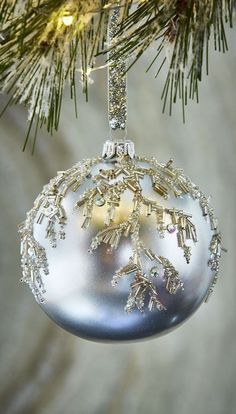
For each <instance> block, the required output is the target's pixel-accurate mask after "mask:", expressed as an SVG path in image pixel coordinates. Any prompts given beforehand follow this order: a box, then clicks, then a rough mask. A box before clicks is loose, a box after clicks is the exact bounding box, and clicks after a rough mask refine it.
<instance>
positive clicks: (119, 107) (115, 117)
mask: <svg viewBox="0 0 236 414" xmlns="http://www.w3.org/2000/svg"><path fill="white" fill-rule="evenodd" d="M119 19H120V7H119V6H117V7H116V8H115V9H114V11H113V12H112V14H111V16H110V22H109V32H108V49H109V53H108V60H109V65H108V121H109V126H110V140H108V141H106V142H105V144H104V147H103V157H104V158H113V157H114V156H116V155H118V156H120V155H122V154H124V155H129V156H130V158H134V155H135V153H134V144H133V142H132V141H129V140H126V139H125V137H126V124H127V75H126V69H127V67H126V60H125V59H124V58H117V57H116V52H117V49H115V48H114V46H115V43H116V40H117V39H116V35H117V33H118V31H119ZM113 131H124V135H123V139H122V140H115V139H114V138H113V135H112V132H113Z"/></svg>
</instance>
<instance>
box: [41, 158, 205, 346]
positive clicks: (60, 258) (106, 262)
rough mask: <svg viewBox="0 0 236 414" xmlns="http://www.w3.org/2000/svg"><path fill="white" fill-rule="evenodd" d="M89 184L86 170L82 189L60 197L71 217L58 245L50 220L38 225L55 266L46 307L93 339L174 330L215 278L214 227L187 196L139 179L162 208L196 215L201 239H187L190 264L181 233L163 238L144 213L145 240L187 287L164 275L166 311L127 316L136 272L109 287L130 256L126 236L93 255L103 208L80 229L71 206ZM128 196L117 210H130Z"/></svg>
mask: <svg viewBox="0 0 236 414" xmlns="http://www.w3.org/2000/svg"><path fill="white" fill-rule="evenodd" d="M142 165H145V164H143V163H142ZM146 166H147V165H146ZM111 167H112V162H103V163H100V164H98V165H96V166H94V167H93V168H92V171H91V175H93V174H96V173H97V172H98V171H99V169H100V168H103V169H107V168H111ZM92 185H93V184H92V181H91V177H90V176H89V177H88V178H87V179H86V180H85V181H84V183H83V184H82V185H81V187H80V189H79V191H78V192H76V193H73V192H69V193H68V194H67V195H66V197H65V199H64V201H63V207H64V208H65V211H66V214H67V217H68V221H67V225H66V239H65V240H61V241H59V242H58V246H57V248H55V249H53V248H52V247H51V246H50V244H49V242H48V241H47V239H45V226H46V224H44V223H43V224H41V225H39V224H37V223H35V224H34V236H35V238H36V240H37V241H38V242H39V243H40V244H41V245H42V246H43V247H44V248H45V249H46V253H47V258H48V264H49V270H50V274H49V275H47V276H45V275H44V276H43V282H44V286H45V290H46V293H45V294H44V298H45V302H44V303H42V304H41V307H42V309H43V310H44V311H45V312H46V313H47V315H48V316H49V317H50V318H51V319H53V320H54V321H55V322H56V323H57V324H58V325H60V326H61V327H62V328H64V329H66V330H67V331H69V332H71V333H73V334H75V335H77V336H80V337H83V338H86V339H90V340H96V341H132V340H139V339H144V338H148V337H151V336H158V335H162V334H164V333H167V332H169V331H170V330H172V329H174V328H175V327H177V326H178V325H179V324H181V323H182V322H184V321H185V320H186V319H187V318H189V317H190V316H191V315H192V314H193V312H194V311H195V310H196V309H197V308H198V307H199V306H200V304H201V303H202V302H203V301H204V299H205V297H206V294H207V291H208V290H209V286H210V284H211V281H212V272H211V269H210V267H209V266H208V260H209V256H210V252H209V245H210V241H211V237H212V231H211V230H210V225H209V223H208V222H207V220H206V218H205V217H203V215H202V210H201V208H200V206H199V203H198V201H197V200H193V199H192V198H191V197H189V196H187V195H186V196H184V197H183V198H175V197H174V196H170V198H169V199H168V200H164V199H163V198H162V197H160V196H159V195H158V194H156V193H154V191H153V189H152V186H151V181H150V179H149V178H148V177H145V178H144V179H143V180H142V183H141V185H142V190H143V194H144V195H145V196H147V197H149V198H150V199H153V200H156V201H158V203H159V204H160V205H163V206H164V207H172V208H173V207H175V208H176V209H182V210H183V211H185V212H188V213H190V214H192V219H191V220H192V222H193V223H194V225H195V226H196V229H197V235H198V242H197V243H196V244H194V243H193V242H192V241H189V245H190V246H191V247H192V256H191V260H190V264H187V263H186V260H185V258H184V257H183V252H182V250H181V249H180V248H179V247H178V245H177V242H176V234H175V233H174V232H173V233H167V234H166V235H165V238H164V239H160V238H159V236H158V232H157V230H156V222H155V220H154V218H152V217H148V218H147V217H143V221H142V223H141V224H142V229H143V230H142V234H141V235H142V239H143V240H144V241H145V244H146V245H147V246H149V247H150V248H151V249H153V250H154V251H155V252H156V253H157V254H158V255H161V256H165V257H166V258H168V259H169V260H170V261H171V263H172V264H173V265H174V266H175V268H176V269H177V271H178V272H179V275H180V278H181V280H182V281H183V282H184V290H181V289H180V290H179V291H178V292H177V293H176V294H175V295H171V294H170V293H168V292H167V291H166V290H165V289H164V285H163V280H162V278H161V276H159V277H157V278H153V282H155V284H156V286H157V287H158V292H159V297H160V300H161V302H162V303H163V304H164V305H165V307H166V308H167V310H165V311H158V310H154V311H152V312H149V311H148V310H145V312H144V313H141V312H140V311H139V310H137V309H135V310H133V312H132V313H130V314H127V313H126V312H125V311H124V306H125V304H126V301H127V297H128V294H129V291H130V281H131V279H132V278H131V277H127V278H124V280H122V281H120V282H119V284H118V286H117V287H116V288H114V287H112V285H111V280H112V276H113V275H114V273H115V271H116V270H117V269H118V268H120V267H121V266H123V265H124V264H125V263H127V261H128V259H129V257H130V255H131V245H130V243H129V240H128V239H126V238H122V240H121V242H120V244H119V247H118V249H117V250H116V251H115V252H114V253H113V254H109V253H108V252H107V246H106V245H104V244H102V245H101V246H99V247H98V248H97V250H95V251H94V252H93V253H92V254H91V253H89V252H88V249H89V247H90V243H91V239H92V237H94V235H95V234H96V233H97V231H99V230H100V229H101V228H102V227H103V226H104V224H103V219H104V214H105V207H104V206H102V207H96V209H95V211H94V216H93V220H92V223H91V225H90V227H89V228H88V229H87V230H83V229H82V228H81V224H82V221H83V217H82V212H81V211H75V210H74V205H75V202H76V201H77V200H78V198H79V196H80V195H81V194H83V192H84V191H85V189H87V188H89V187H91V186H92ZM124 196H125V199H124V200H123V203H122V206H123V207H121V213H120V214H122V215H123V214H125V209H126V208H127V209H130V208H132V207H131V204H132V198H131V196H130V194H129V192H127V193H125V195H124ZM122 208H123V210H122ZM39 213H40V211H39ZM151 267H152V266H151V265H150V261H149V260H147V261H146V262H145V263H144V268H145V271H146V273H148V272H150V271H151Z"/></svg>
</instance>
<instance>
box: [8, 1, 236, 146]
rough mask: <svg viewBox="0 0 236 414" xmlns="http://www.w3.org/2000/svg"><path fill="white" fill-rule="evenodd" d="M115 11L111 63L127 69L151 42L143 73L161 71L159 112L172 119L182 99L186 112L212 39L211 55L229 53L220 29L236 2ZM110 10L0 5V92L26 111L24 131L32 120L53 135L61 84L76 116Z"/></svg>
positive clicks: (126, 5)
mask: <svg viewBox="0 0 236 414" xmlns="http://www.w3.org/2000/svg"><path fill="white" fill-rule="evenodd" d="M119 5H120V9H121V18H120V28H119V31H118V34H117V41H116V42H115V46H113V48H114V50H113V52H114V53H112V58H113V59H116V58H124V59H130V65H129V68H130V67H132V66H133V65H134V64H135V62H136V61H137V60H138V59H139V58H140V57H141V56H142V55H143V53H144V52H145V51H146V50H147V49H148V48H149V46H150V45H153V44H155V43H157V51H156V54H155V56H154V58H153V59H152V62H151V63H150V65H149V67H148V68H147V70H149V69H150V68H151V67H152V66H153V65H154V64H156V63H157V62H159V66H158V68H157V71H156V76H158V74H159V72H160V71H161V70H162V69H163V68H164V67H166V66H167V77H166V82H165V85H164V89H163V93H162V99H163V102H164V105H163V110H165V109H166V108H169V113H170V114H171V111H172V104H173V103H175V102H176V101H177V100H178V99H181V100H182V104H183V105H182V106H183V113H184V107H185V105H186V104H187V102H188V99H196V100H197V101H198V87H199V82H200V81H201V79H202V68H203V63H204V60H205V61H206V69H207V72H208V66H209V65H208V51H209V40H210V37H211V36H212V35H213V39H214V47H215V49H216V50H218V51H221V52H223V53H224V52H225V51H227V49H228V46H227V41H226V35H225V23H226V24H228V25H229V26H230V27H232V24H233V17H232V16H233V9H234V7H235V0H120V1H119ZM132 6H133V7H132ZM114 7H117V0H112V1H108V0H81V1H77V0H48V1H46V0H2V1H1V4H0V88H1V90H2V91H5V92H7V93H8V94H9V95H10V100H9V104H11V105H12V104H18V103H23V104H25V105H26V106H27V107H28V109H29V122H30V123H29V132H30V131H31V128H32V126H33V123H34V121H35V134H34V135H35V138H36V135H37V130H38V128H39V127H42V126H44V125H45V126H46V128H47V130H48V131H49V132H50V133H53V131H54V130H57V129H58V127H59V120H60V113H61V105H62V102H63V93H64V88H65V85H66V84H69V87H70V91H71V97H72V99H74V101H75V111H76V113H77V105H76V99H77V98H76V90H77V85H78V84H79V83H80V82H81V83H82V85H83V92H84V93H85V95H86V99H88V87H89V83H90V77H89V74H90V71H91V70H94V69H96V56H97V55H99V54H104V55H106V54H107V52H108V49H107V46H106V37H107V29H108V20H109V14H110V13H111V11H112V10H113V9H114ZM68 18H69V19H70V20H69V24H68V21H66V19H68ZM28 138H29V134H28V135H27V140H26V143H27V142H28ZM34 145H35V139H34V144H33V147H34Z"/></svg>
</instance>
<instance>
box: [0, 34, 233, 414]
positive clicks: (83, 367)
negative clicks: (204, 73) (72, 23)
mask: <svg viewBox="0 0 236 414" xmlns="http://www.w3.org/2000/svg"><path fill="white" fill-rule="evenodd" d="M234 36H235V32H233V31H231V32H229V34H228V40H229V48H230V53H228V54H226V55H225V56H222V55H220V54H217V53H213V52H212V53H211V56H210V76H209V77H208V78H206V77H204V80H203V82H202V84H201V87H200V104H199V105H197V104H195V103H192V104H191V103H190V105H189V106H188V109H187V116H186V124H185V125H183V123H182V116H181V105H180V104H179V105H176V106H175V107H174V113H173V115H172V117H169V116H168V115H167V114H165V115H163V114H162V103H161V101H160V95H161V90H162V87H163V82H164V73H163V74H161V76H160V77H159V78H158V79H154V76H153V75H152V74H150V73H148V74H146V73H145V69H146V67H147V65H148V63H149V62H150V59H151V56H153V54H152V51H151V50H150V51H149V54H147V55H146V56H145V58H143V59H142V61H141V62H139V63H138V64H137V65H136V66H135V67H134V68H133V70H131V72H130V73H129V123H128V136H129V137H130V138H131V139H134V140H135V142H136V151H137V152H138V153H139V154H143V155H155V156H156V157H158V159H159V160H161V161H166V160H168V159H169V158H170V157H173V158H174V160H175V165H177V166H180V167H182V168H184V170H185V173H186V174H187V175H189V176H190V177H191V179H192V180H193V181H194V182H196V183H197V184H199V186H200V188H202V190H203V191H204V192H205V193H206V194H210V195H212V196H213V198H212V202H213V206H215V212H216V215H217V216H218V218H219V220H220V223H221V229H222V233H223V240H224V246H225V247H226V248H228V249H229V252H228V254H226V255H225V254H224V255H223V257H222V261H221V272H220V276H221V277H220V280H219V282H218V285H217V287H216V289H215V294H214V295H213V296H212V298H211V300H210V302H209V304H208V305H205V304H204V305H202V307H201V308H200V309H199V310H198V312H197V313H196V314H195V315H194V316H193V317H192V318H191V319H190V320H189V321H187V322H186V323H185V324H184V325H183V326H182V327H180V328H178V329H177V330H176V331H174V332H172V333H171V334H168V335H166V336H163V337H162V338H158V339H152V340H150V341H146V342H140V343H131V344H115V345H107V344H97V343H92V342H88V341H85V340H82V339H79V338H76V337H73V336H72V335H70V334H68V333H66V332H64V331H63V330H62V329H61V328H59V327H57V326H56V325H55V324H53V323H52V322H51V321H50V320H49V319H48V318H47V317H46V315H45V314H44V313H43V312H42V311H41V310H40V308H39V307H38V305H37V304H36V303H35V301H34V299H33V296H32V295H31V293H30V291H29V290H28V288H27V286H26V285H21V283H20V281H19V280H20V277H21V268H20V256H19V236H18V234H17V225H18V223H20V222H21V221H23V220H24V219H25V214H26V211H28V210H29V209H30V208H31V206H32V204H33V200H34V199H35V198H36V196H37V194H38V193H39V192H40V191H41V189H42V186H43V185H44V184H45V183H47V182H48V181H49V179H50V178H51V177H52V176H54V175H55V174H56V172H57V170H63V169H67V168H69V167H70V166H71V165H72V164H74V163H75V162H77V161H78V160H80V159H82V158H84V157H86V158H87V157H93V156H96V155H97V154H100V153H101V148H102V144H103V142H104V140H105V139H106V138H107V135H108V127H107V112H106V111H107V106H106V74H105V72H99V73H96V75H95V76H94V84H93V85H92V86H91V88H90V99H89V103H85V102H84V97H83V96H80V102H79V120H78V121H76V120H75V117H74V111H73V104H72V103H71V102H70V100H69V99H68V100H67V101H66V102H65V103H64V106H63V111H62V119H61V127H60V131H59V133H57V134H55V136H54V137H50V136H49V135H47V133H46V132H41V133H40V136H39V139H38V142H37V147H36V152H35V154H34V156H32V155H31V154H30V148H28V150H27V151H26V152H25V153H22V151H21V150H22V146H23V141H24V137H25V131H26V118H27V114H26V112H25V110H24V108H22V107H14V108H11V109H10V110H9V111H8V112H7V113H6V114H5V116H4V117H3V118H2V119H1V120H0V142H1V146H0V188H1V198H0V270H1V278H0V284H1V288H0V413H1V414H21V413H22V414H64V413H66V414H136V413H141V414H143V413H147V414H154V413H155V414H172V413H174V414H180V413H181V414H189V413H191V414H233V413H235V412H236V392H235V387H236V364H235V357H236V329H235V312H236V305H235V295H236V291H235V287H236V279H235V265H234V259H235V246H236V241H235V240H236V239H235V234H236V224H235V223H236V221H235V203H236V191H235V184H236V178H235V177H236V174H235V173H236V162H235V161H236V140H235V129H236V109H235V98H236V95H235V73H236V43H235V41H233V40H234ZM6 102H7V97H6V96H3V95H2V96H1V98H0V104H1V107H2V106H3V105H4V104H5V103H6Z"/></svg>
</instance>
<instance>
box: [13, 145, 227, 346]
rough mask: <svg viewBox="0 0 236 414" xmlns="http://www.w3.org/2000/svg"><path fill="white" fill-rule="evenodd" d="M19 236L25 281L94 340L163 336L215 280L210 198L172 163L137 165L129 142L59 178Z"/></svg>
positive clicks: (60, 320)
mask: <svg viewBox="0 0 236 414" xmlns="http://www.w3.org/2000/svg"><path fill="white" fill-rule="evenodd" d="M20 233H21V254H22V270H23V277H22V280H23V281H24V282H26V283H27V284H28V285H29V286H30V288H31V290H32V292H33V294H34V295H35V298H36V300H37V301H38V303H39V304H40V306H41V308H42V309H43V310H44V311H45V312H46V314H47V315H48V316H49V317H50V318H51V319H53V320H54V321H55V322H56V323H57V324H58V325H60V326H61V327H62V328H64V329H66V330H67V331H69V332H71V333H73V334H75V335H77V336H80V337H83V338H86V339H90V340H96V341H130V340H140V339H144V338H148V337H152V336H158V335H162V334H164V333H167V332H169V331H171V330H172V329H174V328H175V327H177V326H178V325H179V324H181V323H182V322H184V321H185V320H187V318H189V317H190V316H191V315H192V314H193V313H194V312H195V310H196V309H197V308H198V307H199V306H200V305H201V303H202V302H203V301H205V300H206V299H207V298H208V296H209V294H210V293H211V292H212V290H213V287H214V285H215V283H216V280H217V275H218V270H219V258H220V254H221V236H220V233H219V231H218V228H217V221H216V219H215V217H214V213H213V210H212V208H211V207H210V205H209V201H208V199H207V198H206V197H205V196H204V194H203V193H202V192H201V191H200V190H199V188H198V187H197V186H196V185H194V184H193V183H192V182H191V181H190V180H189V178H187V177H186V176H185V175H184V174H183V172H182V170H180V169H177V168H174V167H173V163H172V160H170V161H169V162H168V163H166V164H161V163H159V162H158V161H156V160H155V159H154V158H151V159H147V158H144V157H136V158H135V157H134V152H133V147H132V143H130V142H129V141H127V142H122V143H114V142H108V143H107V144H106V146H105V149H104V154H103V158H97V159H95V160H85V161H83V162H81V163H78V164H76V165H75V166H73V167H72V168H70V169H69V170H67V171H65V172H59V173H58V174H57V176H56V177H55V178H53V179H52V180H51V181H50V183H49V184H48V185H47V186H45V187H44V189H43V191H42V193H41V194H40V195H39V196H38V197H37V199H36V201H35V203H34V206H33V208H32V210H31V211H30V212H29V213H28V214H27V218H26V221H25V222H24V223H23V224H22V225H21V226H20Z"/></svg>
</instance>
